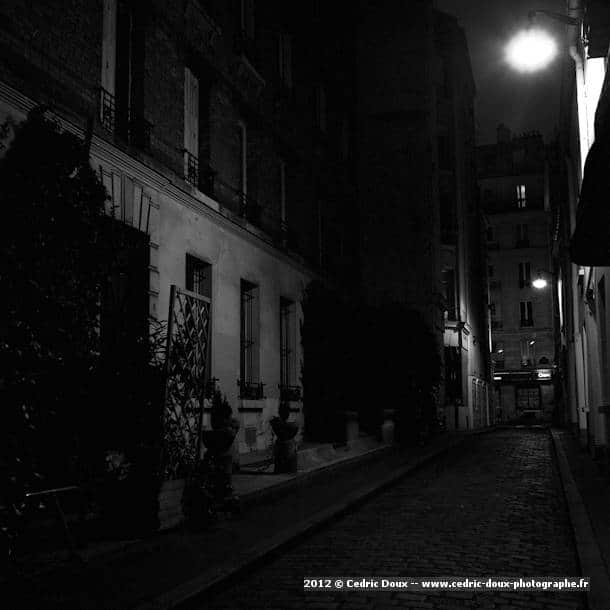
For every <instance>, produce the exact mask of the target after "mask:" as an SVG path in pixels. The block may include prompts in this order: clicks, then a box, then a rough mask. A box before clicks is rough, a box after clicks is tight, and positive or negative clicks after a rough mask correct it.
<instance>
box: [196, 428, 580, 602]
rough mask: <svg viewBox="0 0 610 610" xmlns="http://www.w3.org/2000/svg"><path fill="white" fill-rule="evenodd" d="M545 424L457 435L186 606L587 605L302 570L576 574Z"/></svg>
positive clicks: (566, 596)
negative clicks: (380, 586) (328, 580)
mask: <svg viewBox="0 0 610 610" xmlns="http://www.w3.org/2000/svg"><path fill="white" fill-rule="evenodd" d="M577 575H579V568H578V563H577V558H576V552H575V548H574V544H573V539H572V532H571V528H570V523H569V519H568V513H567V508H566V505H565V501H564V498H563V492H562V489H561V482H560V480H559V475H558V472H557V468H556V464H555V461H554V455H553V447H552V441H551V439H550V436H549V434H548V432H547V431H534V430H527V429H507V430H499V431H496V432H493V433H490V434H482V435H478V436H473V437H471V438H470V439H468V440H467V441H466V442H465V443H464V444H463V445H461V446H460V447H458V448H455V449H453V450H451V451H450V452H449V453H448V454H446V455H445V456H443V457H441V458H439V459H437V460H435V461H434V462H433V463H431V464H429V465H428V466H426V467H424V468H422V469H421V470H419V471H417V472H416V473H414V474H412V475H410V476H408V477H407V478H405V479H403V480H402V481H401V482H400V483H399V484H397V485H396V486H394V487H392V488H391V489H389V490H387V491H385V492H384V493H382V494H380V495H379V496H377V497H375V498H374V499H372V500H370V501H368V502H367V503H366V504H364V505H362V506H361V507H360V508H359V509H357V510H356V511H354V512H352V513H350V514H348V515H346V516H344V517H343V518H341V519H340V520H338V521H336V522H334V523H332V524H331V525H329V526H327V527H325V528H324V529H322V530H320V531H319V532H317V533H315V534H314V535H312V536H311V537H310V538H309V539H308V540H304V541H301V542H300V543H298V544H296V545H295V546H293V547H292V548H290V549H287V550H286V551H285V552H283V553H282V554H281V555H279V556H278V557H277V558H275V559H273V561H272V562H270V563H268V564H267V565H264V566H262V567H260V568H259V569H257V570H255V571H254V572H253V573H252V574H250V575H247V576H245V577H242V578H241V579H239V581H238V582H237V583H236V584H234V585H232V586H231V587H230V588H229V589H228V590H226V591H224V592H222V593H219V594H217V595H215V596H214V597H212V598H211V599H199V600H193V601H192V602H191V603H189V605H188V607H192V608H204V607H205V608H231V609H232V608H248V609H252V610H254V609H258V608H265V609H274V608H277V609H286V608H304V607H307V608H312V609H316V608H319V609H323V608H331V609H332V608H337V609H339V608H362V609H364V608H373V609H376V610H383V609H385V608H442V609H449V608H500V609H509V608H524V609H529V608H532V609H537V608H540V609H543V608H557V609H566V608H585V607H586V603H585V596H584V595H583V594H579V593H574V592H561V593H556V592H533V591H521V592H511V591H498V592H485V593H475V592H470V591H456V592H453V591H444V592H436V593H424V592H408V591H383V592H370V591H369V592H355V591H345V590H344V591H311V590H308V591H305V590H304V589H303V578H304V577H310V576H329V577H332V576H359V577H365V576H394V577H397V576H400V577H405V576H412V577H417V576H438V577H442V576H455V577H470V578H479V577H482V576H483V577H502V576H504V577H510V578H519V577H539V576H558V577H565V576H577Z"/></svg>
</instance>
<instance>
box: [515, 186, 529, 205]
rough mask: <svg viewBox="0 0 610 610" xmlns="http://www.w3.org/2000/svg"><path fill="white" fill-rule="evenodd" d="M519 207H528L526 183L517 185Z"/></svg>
mask: <svg viewBox="0 0 610 610" xmlns="http://www.w3.org/2000/svg"><path fill="white" fill-rule="evenodd" d="M517 207H518V208H520V209H523V208H526V207H527V198H526V196H525V184H518V185H517Z"/></svg>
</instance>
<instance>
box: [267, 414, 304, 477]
mask: <svg viewBox="0 0 610 610" xmlns="http://www.w3.org/2000/svg"><path fill="white" fill-rule="evenodd" d="M286 419H287V417H286V418H285V419H284V418H282V417H281V416H280V417H274V418H272V419H271V421H270V424H271V428H272V429H273V432H274V434H275V436H276V441H275V444H274V446H273V458H274V463H275V467H274V472H275V473H276V474H278V473H294V472H296V471H297V446H296V441H295V436H296V435H297V433H298V431H299V426H298V425H297V424H295V423H292V422H289V421H286Z"/></svg>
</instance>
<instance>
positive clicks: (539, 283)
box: [532, 277, 548, 290]
mask: <svg viewBox="0 0 610 610" xmlns="http://www.w3.org/2000/svg"><path fill="white" fill-rule="evenodd" d="M547 284H548V282H547V281H546V280H545V279H544V278H543V277H537V278H536V279H535V280H534V281H533V282H532V286H533V287H534V288H538V290H541V289H542V288H546V286H547Z"/></svg>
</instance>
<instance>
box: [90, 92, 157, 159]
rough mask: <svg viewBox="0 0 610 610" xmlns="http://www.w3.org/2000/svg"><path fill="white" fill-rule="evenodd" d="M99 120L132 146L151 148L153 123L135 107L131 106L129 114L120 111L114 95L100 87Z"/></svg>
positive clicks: (144, 148)
mask: <svg viewBox="0 0 610 610" xmlns="http://www.w3.org/2000/svg"><path fill="white" fill-rule="evenodd" d="M99 91H100V97H99V120H100V123H101V125H102V127H103V128H104V129H105V130H106V131H108V132H110V133H112V134H115V135H117V136H119V137H121V138H123V139H124V140H126V141H127V143H128V144H130V145H131V146H137V147H138V148H141V149H142V150H150V136H151V132H152V128H153V125H152V123H151V122H150V121H147V120H146V119H145V118H144V116H143V115H142V113H141V112H140V111H138V110H136V109H135V108H129V109H128V111H127V116H125V113H119V112H118V111H117V108H116V100H115V97H114V95H112V94H111V93H109V92H108V91H106V89H104V88H103V87H100V89H99Z"/></svg>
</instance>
